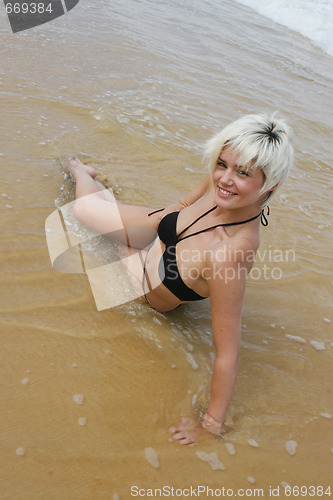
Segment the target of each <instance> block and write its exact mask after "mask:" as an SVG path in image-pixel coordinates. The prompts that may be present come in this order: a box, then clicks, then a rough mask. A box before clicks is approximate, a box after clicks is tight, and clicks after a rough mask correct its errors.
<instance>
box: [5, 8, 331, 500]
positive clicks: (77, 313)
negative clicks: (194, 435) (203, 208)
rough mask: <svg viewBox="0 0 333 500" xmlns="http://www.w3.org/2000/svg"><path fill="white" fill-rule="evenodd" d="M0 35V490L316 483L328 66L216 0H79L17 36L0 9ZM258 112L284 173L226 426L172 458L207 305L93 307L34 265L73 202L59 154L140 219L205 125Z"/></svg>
mask: <svg viewBox="0 0 333 500" xmlns="http://www.w3.org/2000/svg"><path fill="white" fill-rule="evenodd" d="M293 5H295V3H293ZM0 43H1V45H0V47H1V49H0V50H1V55H2V58H1V62H0V91H1V94H0V99H1V110H2V120H1V124H0V127H1V134H0V137H1V143H0V175H1V197H0V212H1V234H2V238H1V243H0V250H1V251H0V264H1V265H2V269H3V273H2V276H1V284H2V286H3V289H4V290H5V293H3V294H2V296H1V303H0V327H1V343H2V350H1V354H0V377H1V380H2V382H3V383H2V387H1V398H2V401H3V405H2V419H1V424H0V425H1V433H2V436H3V447H2V449H1V458H2V461H3V463H4V467H3V472H4V479H3V481H2V483H1V491H0V496H1V498H4V499H6V500H7V499H13V498H15V500H16V499H17V500H21V499H22V500H27V499H28V500H30V499H36V498H55V499H61V500H67V499H68V500H76V499H78V500H79V499H82V498H98V499H101V500H102V499H106V500H110V499H112V500H115V499H118V498H120V499H121V500H123V499H125V500H126V499H128V498H130V487H131V485H135V484H137V485H140V486H141V487H142V488H148V487H161V486H162V485H164V484H170V485H172V486H174V487H179V488H181V487H185V486H188V487H189V486H191V485H193V486H197V485H200V484H208V485H209V486H212V485H216V487H218V486H221V485H226V486H229V487H233V488H234V489H235V491H236V489H237V488H246V487H248V488H251V487H252V485H253V482H252V481H253V479H254V480H255V483H254V486H255V487H258V488H263V489H265V493H266V495H265V496H264V498H266V497H268V496H269V486H270V485H271V486H273V487H275V486H277V485H280V486H281V487H282V485H283V484H286V483H288V484H290V485H295V486H297V485H298V486H300V485H308V486H310V485H313V484H315V485H318V486H319V485H324V486H325V485H328V484H329V483H330V482H331V477H332V459H333V455H332V451H331V450H332V449H333V442H332V440H331V436H332V435H333V434H332V423H333V418H332V417H333V402H332V392H331V391H332V388H331V385H332V383H331V381H332V378H333V371H332V366H333V364H332V359H333V335H332V322H333V317H332V310H333V302H332V290H333V288H332V284H333V271H332V260H331V249H332V247H333V231H332V216H331V214H332V209H333V206H332V191H333V175H332V129H333V112H332V103H333V80H332V57H331V56H330V55H329V54H327V53H326V52H325V51H324V50H322V49H321V48H319V47H317V46H316V45H314V44H313V43H312V41H311V40H310V39H309V38H305V37H304V36H303V35H300V34H299V33H298V32H297V31H296V30H292V29H289V28H287V27H285V26H284V25H281V24H278V23H276V22H274V21H272V20H271V19H268V18H267V17H263V16H262V15H259V14H258V13H257V12H256V11H255V10H254V9H253V8H250V7H249V6H247V5H242V4H239V3H236V2H231V1H225V0H223V1H221V2H217V0H214V1H213V0H200V1H199V0H194V1H191V2H179V1H178V0H161V1H159V2H156V1H155V0H140V1H137V0H114V1H112V2H111V1H109V0H100V1H99V2H93V1H85V2H83V1H81V2H79V4H78V5H77V7H75V9H73V10H72V11H71V12H70V13H69V14H67V15H65V16H62V17H61V18H59V19H58V20H55V21H54V22H52V23H49V24H45V25H43V26H41V27H39V28H35V29H32V30H28V31H26V32H22V33H18V34H16V35H13V34H12V33H11V32H10V27H9V25H8V20H7V19H6V16H5V15H4V9H0ZM276 110H278V111H279V113H280V114H281V115H283V116H284V117H285V118H286V119H287V120H288V122H289V123H290V125H291V126H292V128H293V130H294V135H295V137H294V146H295V165H294V167H293V170H292V172H291V175H290V177H289V179H288V181H287V182H286V184H285V186H283V188H282V189H281V191H280V192H278V193H277V194H276V197H275V198H273V199H272V203H271V214H270V217H269V226H268V227H267V228H263V230H262V231H261V247H260V254H259V255H258V260H257V262H256V268H257V269H258V271H257V274H256V275H254V276H253V277H252V278H251V279H249V281H248V286H247V291H246V296H245V301H244V309H243V318H242V344H241V366H240V372H239V377H238V380H237V384H236V387H235V391H234V394H233V398H232V401H231V404H230V408H229V412H228V427H227V432H226V433H225V435H224V437H223V438H222V439H220V440H213V441H209V440H208V441H204V442H203V443H200V444H199V445H198V447H197V448H196V449H195V450H193V449H184V448H181V447H177V445H176V444H175V443H171V442H169V441H168V437H169V434H168V431H167V429H168V427H169V426H170V425H173V424H175V423H176V422H177V421H178V420H179V417H180V416H182V415H186V416H190V417H195V418H197V417H198V415H199V412H200V410H201V409H203V408H205V405H206V404H207V398H208V395H209V386H210V380H211V372H212V366H213V355H214V348H213V342H212V336H211V315H210V306H209V301H202V302H201V303H198V304H192V305H189V306H186V307H184V308H179V309H177V310H176V311H173V312H171V313H170V314H165V315H164V314H160V313H158V312H156V311H154V310H152V309H151V308H149V307H148V306H147V305H146V304H144V303H143V302H140V301H133V302H130V303H127V304H124V305H123V306H120V307H117V308H113V309H108V310H104V311H97V310H96V305H95V302H94V299H93V296H92V293H91V289H90V287H89V282H88V280H87V277H86V276H85V275H84V274H65V273H60V272H57V271H56V270H55V269H52V267H51V265H50V259H49V255H48V250H47V246H46V238H45V229H44V223H45V219H46V218H47V217H48V216H49V215H50V213H52V212H53V211H54V210H55V205H56V204H57V205H58V206H59V205H64V204H66V203H67V202H68V201H71V200H72V199H73V195H74V189H73V185H72V184H71V183H70V181H69V180H68V179H67V178H66V179H65V176H64V172H63V169H62V164H63V163H64V162H65V161H66V158H68V157H70V156H73V155H74V154H75V155H78V156H79V157H80V158H81V159H82V160H84V161H85V162H87V163H89V164H92V165H93V166H94V167H95V168H96V169H97V171H98V173H99V175H100V176H101V177H102V178H105V179H106V182H107V184H108V185H110V186H111V187H112V188H113V190H114V192H115V193H116V196H117V197H119V198H120V199H121V200H122V201H124V202H127V203H132V204H137V205H145V206H149V207H151V208H152V209H154V208H159V207H161V206H164V205H166V204H168V203H170V202H173V201H174V200H176V199H178V198H179V197H180V196H181V195H182V194H183V193H185V192H187V191H188V190H189V189H191V188H192V187H194V186H195V185H196V184H197V183H198V182H199V181H200V180H201V179H202V176H203V175H205V173H206V171H205V166H204V165H203V164H202V156H201V155H202V146H203V144H204V143H205V141H206V140H208V139H209V138H210V137H211V136H212V134H214V133H215V132H217V131H219V130H220V129H221V127H223V126H224V125H225V124H227V123H229V122H230V121H231V120H233V119H235V118H237V117H239V116H240V115H242V114H245V113H250V112H261V111H268V112H272V113H273V112H274V111H276ZM290 250H292V251H294V252H295V259H293V258H292V257H291V258H290V259H289V260H288V259H283V260H282V261H276V262H274V256H275V255H277V252H280V254H281V253H282V255H283V256H286V255H287V252H288V251H290ZM270 255H272V256H273V257H270ZM265 265H266V266H268V267H269V268H271V267H272V266H274V267H278V268H279V269H280V270H281V272H282V276H281V277H280V279H274V276H275V275H273V276H272V275H271V274H270V273H268V275H267V276H266V277H265V276H264V274H263V271H264V266H265ZM258 275H261V279H258ZM109 285H110V286H112V285H113V283H110V284H109ZM79 395H80V397H79V398H78V396H79ZM81 403H82V404H81ZM83 424H84V425H83ZM225 444H227V446H225ZM257 445H258V446H257ZM295 450H296V453H295V455H291V454H290V452H292V453H293V452H294V451H295ZM196 451H198V452H199V453H198V454H197V453H196ZM230 451H231V452H232V453H234V452H235V453H234V454H231V453H230ZM214 454H216V455H214ZM200 457H201V458H200ZM214 457H215V459H214ZM205 459H207V460H206V461H205ZM220 462H222V463H223V464H224V466H225V470H222V469H218V470H213V469H212V464H213V463H215V465H216V464H219V463H220ZM184 478H185V479H184ZM249 478H250V479H249Z"/></svg>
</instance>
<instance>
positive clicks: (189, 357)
mask: <svg viewBox="0 0 333 500" xmlns="http://www.w3.org/2000/svg"><path fill="white" fill-rule="evenodd" d="M186 359H187V361H188V362H189V363H190V365H191V366H192V368H193V370H197V369H198V368H199V365H198V363H197V362H196V360H195V359H194V357H193V356H192V354H191V353H190V352H187V353H186Z"/></svg>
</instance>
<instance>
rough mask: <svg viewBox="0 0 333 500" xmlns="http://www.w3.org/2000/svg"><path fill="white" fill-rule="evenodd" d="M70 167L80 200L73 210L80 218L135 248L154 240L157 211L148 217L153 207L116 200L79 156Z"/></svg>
mask: <svg viewBox="0 0 333 500" xmlns="http://www.w3.org/2000/svg"><path fill="white" fill-rule="evenodd" d="M68 169H69V171H70V173H71V174H72V176H73V177H74V180H75V182H76V186H75V187H76V189H75V197H76V200H77V202H76V203H75V206H74V210H73V211H74V215H75V217H76V218H77V219H78V220H79V221H80V222H82V223H83V224H84V225H86V226H88V227H91V228H92V229H95V230H96V231H98V232H100V233H101V234H107V235H109V236H111V237H112V238H114V239H116V240H118V241H120V242H121V243H124V244H127V245H128V246H131V247H135V248H145V247H147V246H148V245H149V244H150V243H151V242H152V241H153V240H154V238H155V237H156V232H157V228H158V224H159V221H158V215H159V214H158V213H156V214H154V215H152V216H150V217H148V214H149V213H150V212H151V211H152V209H149V208H145V207H138V206H134V205H124V204H122V203H120V202H119V201H116V200H115V198H114V197H113V195H112V194H111V193H110V191H109V190H107V189H106V188H105V187H104V186H103V185H102V184H101V183H100V182H98V181H97V180H95V176H96V171H95V169H93V168H92V167H88V166H86V165H84V164H83V163H81V162H80V160H78V159H75V160H71V161H70V162H69V168H68Z"/></svg>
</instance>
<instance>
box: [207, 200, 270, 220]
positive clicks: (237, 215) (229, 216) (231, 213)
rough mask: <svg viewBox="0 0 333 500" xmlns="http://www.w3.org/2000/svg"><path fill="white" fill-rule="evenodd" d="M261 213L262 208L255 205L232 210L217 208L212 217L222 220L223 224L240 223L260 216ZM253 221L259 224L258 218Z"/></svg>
mask: <svg viewBox="0 0 333 500" xmlns="http://www.w3.org/2000/svg"><path fill="white" fill-rule="evenodd" d="M261 211H262V207H261V206H259V205H257V204H255V205H249V206H246V207H240V208H234V209H226V208H223V207H219V206H217V209H216V210H214V216H216V217H218V218H219V219H223V222H224V223H230V222H240V221H243V220H247V219H251V218H252V217H255V216H256V215H258V214H260V213H261ZM255 221H256V222H257V223H258V224H259V222H260V218H259V217H258V219H255Z"/></svg>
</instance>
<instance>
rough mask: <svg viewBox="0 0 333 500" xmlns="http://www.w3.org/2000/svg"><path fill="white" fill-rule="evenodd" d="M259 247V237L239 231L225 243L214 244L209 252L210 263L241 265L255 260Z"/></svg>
mask: <svg viewBox="0 0 333 500" xmlns="http://www.w3.org/2000/svg"><path fill="white" fill-rule="evenodd" d="M258 247H259V237H258V236H256V235H253V234H249V233H247V232H238V233H237V234H235V235H233V236H232V237H230V238H227V239H226V240H225V241H223V243H222V244H221V243H218V244H216V245H214V246H213V247H212V249H211V252H210V253H209V256H208V257H209V258H208V262H207V264H208V265H215V266H216V265H220V266H223V265H239V264H242V263H244V264H245V263H248V262H251V261H252V262H253V261H254V259H255V255H256V252H257V250H258Z"/></svg>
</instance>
